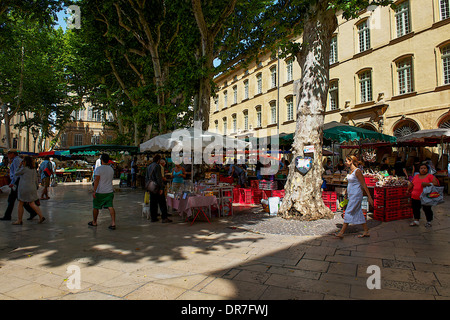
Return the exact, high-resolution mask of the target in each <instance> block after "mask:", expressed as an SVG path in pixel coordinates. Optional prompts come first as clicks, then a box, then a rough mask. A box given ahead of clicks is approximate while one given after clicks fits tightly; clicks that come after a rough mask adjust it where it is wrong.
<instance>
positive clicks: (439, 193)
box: [420, 185, 444, 206]
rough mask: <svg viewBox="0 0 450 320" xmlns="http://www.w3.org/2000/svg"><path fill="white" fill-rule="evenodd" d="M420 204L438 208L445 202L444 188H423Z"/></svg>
mask: <svg viewBox="0 0 450 320" xmlns="http://www.w3.org/2000/svg"><path fill="white" fill-rule="evenodd" d="M420 202H421V203H422V205H423V206H436V205H438V204H441V203H443V202H444V187H436V186H434V185H432V186H428V187H425V188H423V191H422V194H421V195H420Z"/></svg>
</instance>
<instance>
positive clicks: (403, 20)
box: [395, 1, 410, 37]
mask: <svg viewBox="0 0 450 320" xmlns="http://www.w3.org/2000/svg"><path fill="white" fill-rule="evenodd" d="M409 20H410V18H409V1H404V2H402V3H400V4H399V5H398V6H397V9H396V10H395V25H396V28H397V37H401V36H404V35H405V34H408V33H409V31H410V21H409Z"/></svg>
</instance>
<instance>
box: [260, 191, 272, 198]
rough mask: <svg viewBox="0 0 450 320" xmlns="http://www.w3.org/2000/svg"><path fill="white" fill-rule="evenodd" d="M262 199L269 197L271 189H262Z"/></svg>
mask: <svg viewBox="0 0 450 320" xmlns="http://www.w3.org/2000/svg"><path fill="white" fill-rule="evenodd" d="M262 192H263V194H262V195H263V199H267V198H270V197H271V196H272V190H262Z"/></svg>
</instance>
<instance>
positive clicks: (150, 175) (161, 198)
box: [145, 154, 172, 223]
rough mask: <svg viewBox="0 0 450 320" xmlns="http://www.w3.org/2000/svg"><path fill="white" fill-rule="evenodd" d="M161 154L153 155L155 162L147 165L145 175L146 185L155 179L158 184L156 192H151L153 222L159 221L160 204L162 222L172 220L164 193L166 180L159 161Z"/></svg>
mask: <svg viewBox="0 0 450 320" xmlns="http://www.w3.org/2000/svg"><path fill="white" fill-rule="evenodd" d="M160 160H161V156H160V155H159V154H157V155H155V156H154V157H153V162H152V163H151V164H150V165H149V166H148V167H147V172H146V175H145V185H147V184H148V183H149V182H150V181H153V182H155V183H156V185H157V190H155V192H150V217H151V222H156V221H158V206H159V208H160V209H161V219H162V223H169V222H172V220H170V219H169V218H168V215H167V203H166V196H165V194H164V181H163V178H162V174H161V166H160V165H159V161H160Z"/></svg>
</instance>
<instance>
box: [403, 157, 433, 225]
mask: <svg viewBox="0 0 450 320" xmlns="http://www.w3.org/2000/svg"><path fill="white" fill-rule="evenodd" d="M429 171H430V170H429V167H428V165H426V164H424V163H422V164H421V165H420V167H419V174H416V175H415V176H414V178H413V181H412V182H410V183H409V186H408V192H411V201H412V209H413V214H414V221H413V222H411V224H410V226H418V225H419V220H420V208H421V207H423V211H424V212H425V217H426V218H427V223H426V224H425V227H431V221H432V220H433V211H432V210H431V206H422V203H421V202H420V195H421V194H422V191H423V188H424V187H428V186H431V185H435V186H439V181H438V179H436V177H435V176H433V175H432V174H429V173H428V172H429Z"/></svg>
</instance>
